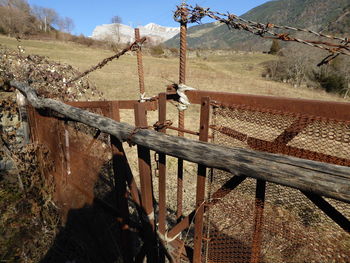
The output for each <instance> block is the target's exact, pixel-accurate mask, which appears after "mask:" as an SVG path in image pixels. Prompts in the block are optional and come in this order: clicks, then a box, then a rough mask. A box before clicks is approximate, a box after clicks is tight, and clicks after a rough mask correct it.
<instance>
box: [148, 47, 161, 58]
mask: <svg viewBox="0 0 350 263" xmlns="http://www.w3.org/2000/svg"><path fill="white" fill-rule="evenodd" d="M150 53H151V56H154V57H160V56H162V55H164V48H163V46H162V45H156V46H153V47H150Z"/></svg>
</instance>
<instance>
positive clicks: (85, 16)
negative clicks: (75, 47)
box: [28, 0, 267, 36]
mask: <svg viewBox="0 0 350 263" xmlns="http://www.w3.org/2000/svg"><path fill="white" fill-rule="evenodd" d="M265 2H267V0H241V1H234V0H231V1H228V0H197V1H192V0H188V1H187V3H188V4H191V5H195V4H198V5H200V6H204V7H210V8H211V9H212V10H214V11H220V12H226V11H229V12H230V13H234V14H237V15H242V14H244V13H245V12H247V11H249V10H250V9H252V8H253V7H256V6H258V5H261V4H263V3H265ZM28 3H29V4H30V5H38V6H42V7H49V8H53V9H55V10H56V11H57V12H58V14H59V15H60V16H62V17H65V16H68V17H70V18H72V19H73V20H74V24H75V29H74V31H73V33H75V34H81V33H82V34H84V35H86V36H90V35H91V33H92V31H93V29H94V28H95V26H97V25H101V24H109V23H110V20H111V17H113V16H115V15H118V16H120V17H121V18H122V23H123V24H126V25H131V26H133V27H136V26H138V25H146V24H148V23H150V22H153V23H156V24H160V25H163V26H178V23H176V22H174V21H173V19H172V12H173V11H174V10H175V9H176V5H179V4H181V0H177V1H176V0H167V1H165V0H163V1H162V0H144V1H141V0H123V1H113V0H99V1H89V0H28Z"/></svg>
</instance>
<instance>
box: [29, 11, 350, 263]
mask: <svg viewBox="0 0 350 263" xmlns="http://www.w3.org/2000/svg"><path fill="white" fill-rule="evenodd" d="M183 11H186V10H183ZM181 26H182V34H181V43H182V49H183V51H182V52H181V60H180V81H179V82H180V84H184V82H185V75H186V23H182V24H181ZM136 38H137V39H139V34H138V32H136ZM138 66H139V72H140V76H139V77H140V93H141V95H142V96H141V99H140V101H113V102H108V101H105V102H74V103H70V104H71V105H73V106H76V107H80V108H84V109H88V110H90V111H93V112H96V113H100V114H102V115H104V116H107V117H109V118H112V119H114V120H116V121H120V110H124V109H128V110H134V113H135V124H136V129H135V130H134V132H137V129H144V128H149V127H150V126H149V125H150V124H149V123H148V119H147V111H150V110H157V109H158V122H157V123H156V124H155V125H154V127H155V129H156V130H157V131H159V132H162V133H167V131H168V130H169V129H173V130H177V131H178V135H179V136H186V134H191V136H198V139H199V140H200V141H204V142H212V143H215V144H219V145H225V146H231V147H238V148H248V149H253V150H255V151H263V152H269V153H276V154H283V155H289V156H294V157H299V158H302V159H308V160H314V161H319V162H326V163H331V164H337V165H342V166H350V114H349V112H350V105H349V104H348V103H336V102H323V101H311V100H298V99H287V98H276V97H264V96H252V95H242V94H231V93H220V92H206V91H188V92H187V93H186V95H187V97H188V99H189V102H190V103H191V104H193V105H198V106H199V107H200V116H191V117H192V118H195V119H199V120H200V121H199V122H200V123H199V127H198V130H197V129H193V130H189V129H185V127H184V121H185V115H184V113H183V112H180V113H179V117H178V121H179V124H178V126H177V127H176V126H175V127H174V126H173V125H172V124H171V122H170V121H168V111H167V105H169V103H170V102H173V101H174V100H175V101H178V100H179V96H178V94H177V93H176V90H175V89H172V88H171V87H170V88H169V89H168V90H167V92H164V93H161V94H159V95H158V97H154V98H153V101H145V100H144V99H143V97H144V94H143V93H144V90H145V89H144V81H143V70H142V59H141V53H140V50H138ZM29 116H30V123H31V129H32V137H33V138H32V139H33V140H34V141H36V142H38V143H39V144H42V145H45V147H47V148H48V149H49V150H50V153H51V159H52V160H53V162H54V169H53V170H52V171H43V172H44V174H46V176H53V177H54V179H55V184H56V196H55V199H56V201H57V202H58V204H59V205H60V207H61V208H62V213H63V216H65V215H67V213H68V212H69V211H70V210H71V209H75V208H80V207H83V206H85V205H88V204H91V203H92V201H93V200H96V199H98V198H99V194H101V193H100V192H99V191H102V192H103V191H109V190H110V189H112V188H113V189H114V190H115V192H114V193H115V195H116V196H115V197H116V198H115V199H114V201H115V203H114V204H111V205H110V204H104V205H103V207H104V208H106V209H110V210H112V214H113V215H114V216H115V218H116V221H117V222H118V223H119V224H120V230H121V232H120V235H119V236H118V238H119V240H120V246H121V250H122V251H123V254H124V255H123V259H124V261H125V262H143V260H144V259H145V258H147V262H166V261H170V262H251V263H255V262H266V263H267V262H349V258H350V236H349V232H350V222H349V217H350V211H349V207H348V203H346V202H341V201H337V200H329V199H325V198H322V197H321V196H319V195H316V194H314V193H310V192H302V191H299V190H298V189H292V188H288V187H286V186H283V185H282V184H276V183H271V182H265V181H263V180H256V179H252V178H250V177H249V176H250V175H249V174H246V175H236V176H234V175H233V174H230V173H227V172H223V171H219V170H215V169H211V168H210V167H204V166H203V165H198V167H197V169H196V172H195V174H193V170H192V172H191V173H188V172H186V169H185V168H186V167H185V165H184V162H183V160H182V159H179V160H178V162H177V163H176V164H177V165H176V166H177V167H176V169H170V165H169V162H167V161H168V158H167V156H166V155H165V154H164V153H161V152H159V153H156V154H157V158H156V161H155V162H154V161H152V158H151V156H153V154H154V153H152V152H151V150H150V149H148V148H145V147H142V146H136V147H137V157H136V156H135V158H137V163H138V167H137V168H138V169H137V174H138V176H136V174H133V172H132V170H133V169H134V170H135V169H136V168H135V167H133V169H132V168H131V167H130V164H129V162H128V159H127V156H126V153H125V151H124V148H123V144H122V142H120V141H118V140H117V139H116V138H113V137H110V136H107V135H105V134H101V133H100V132H99V131H98V130H96V129H92V128H90V127H87V126H85V125H81V124H77V123H75V122H72V121H70V120H68V119H65V118H62V116H59V115H57V114H55V113H52V112H50V111H41V112H38V111H36V110H33V109H32V110H31V111H30V115H29ZM171 121H173V120H171ZM132 135H133V134H130V136H132ZM129 157H130V156H129ZM242 161H244V160H242ZM154 165H155V166H156V171H157V174H155V173H153V168H154V167H152V166H154ZM266 166H269V163H266ZM315 176H317V175H315ZM189 177H190V178H189ZM169 179H175V180H173V181H175V182H176V186H175V192H176V198H175V199H176V200H171V201H172V204H169V200H168V199H169V198H167V195H168V193H167V185H168V183H169V181H170V180H169ZM185 179H187V181H189V182H190V183H191V185H192V186H195V187H192V188H191V189H186V185H185V184H183V182H184V181H185ZM101 180H102V181H103V184H104V185H107V186H108V187H110V189H106V190H104V187H98V186H99V184H100V183H101ZM193 189H195V191H193ZM186 191H187V193H188V192H190V197H191V198H192V199H193V200H195V201H194V202H193V207H191V208H192V209H189V211H184V209H183V207H184V198H183V196H184V195H183V194H184V192H186ZM174 203H175V206H176V208H175V210H174V208H173V207H174V205H173V204H174ZM135 233H136V237H135ZM136 241H138V242H136ZM136 243H137V244H138V245H137V246H138V247H137V248H136V245H135V244H136ZM130 248H132V249H130Z"/></svg>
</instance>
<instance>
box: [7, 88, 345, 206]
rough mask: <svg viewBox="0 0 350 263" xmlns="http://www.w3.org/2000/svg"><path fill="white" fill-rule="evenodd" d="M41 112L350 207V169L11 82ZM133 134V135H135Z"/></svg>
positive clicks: (206, 164)
mask: <svg viewBox="0 0 350 263" xmlns="http://www.w3.org/2000/svg"><path fill="white" fill-rule="evenodd" d="M11 85H12V86H13V87H15V88H17V89H19V90H20V91H21V92H23V93H24V95H25V96H26V97H27V99H28V101H29V103H30V104H31V105H32V106H33V107H35V108H39V109H40V108H49V109H52V110H54V111H56V112H58V113H60V114H63V115H64V116H66V117H68V118H70V119H72V120H75V121H78V122H81V123H84V124H86V125H89V126H91V127H95V128H97V129H100V130H101V131H102V132H105V133H108V134H110V135H113V136H115V137H117V138H118V139H119V140H121V141H126V140H128V139H129V140H130V141H131V142H132V143H135V144H137V145H141V146H144V147H147V148H149V149H151V150H154V151H157V152H162V153H165V154H167V155H171V156H174V157H177V158H183V159H185V160H187V161H190V162H194V163H198V164H202V165H205V166H207V167H213V168H217V169H221V170H224V171H228V172H231V173H232V174H234V175H249V176H250V177H253V178H256V179H261V180H265V181H268V182H273V183H277V184H281V185H285V186H290V187H293V188H296V189H300V190H302V191H305V192H312V193H315V194H319V195H323V196H325V197H330V198H334V199H337V200H340V201H344V202H348V203H350V167H345V166H339V165H331V164H326V163H320V162H315V161H309V160H304V159H299V158H295V157H290V156H285V155H278V154H270V153H265V152H258V151H253V150H249V149H240V148H232V147H225V146H219V145H214V144H210V143H206V142H199V141H193V140H190V139H187V138H183V137H177V136H170V135H166V134H163V133H159V132H155V131H153V130H148V129H138V130H135V127H134V126H131V125H129V124H127V123H120V122H116V121H113V120H112V119H110V118H106V117H102V116H100V115H98V114H95V113H91V112H87V111H84V110H81V109H78V108H74V107H71V106H68V105H66V104H64V103H62V102H59V101H56V100H53V99H44V98H39V97H38V96H37V95H36V93H35V91H34V90H33V89H32V88H31V87H30V86H28V85H26V84H23V83H20V82H16V81H11ZM131 135H132V136H131Z"/></svg>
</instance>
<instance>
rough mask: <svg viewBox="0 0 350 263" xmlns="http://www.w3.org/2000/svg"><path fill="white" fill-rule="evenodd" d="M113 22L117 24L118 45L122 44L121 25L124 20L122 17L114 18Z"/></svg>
mask: <svg viewBox="0 0 350 263" xmlns="http://www.w3.org/2000/svg"><path fill="white" fill-rule="evenodd" d="M111 22H112V23H113V24H115V33H116V35H117V43H118V44H119V43H120V24H121V23H122V18H121V17H120V16H113V17H112V18H111Z"/></svg>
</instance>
